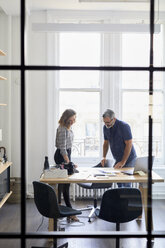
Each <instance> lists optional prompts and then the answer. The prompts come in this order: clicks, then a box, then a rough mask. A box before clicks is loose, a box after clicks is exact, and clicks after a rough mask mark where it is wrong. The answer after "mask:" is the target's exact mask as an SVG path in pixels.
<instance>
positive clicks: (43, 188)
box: [33, 181, 60, 218]
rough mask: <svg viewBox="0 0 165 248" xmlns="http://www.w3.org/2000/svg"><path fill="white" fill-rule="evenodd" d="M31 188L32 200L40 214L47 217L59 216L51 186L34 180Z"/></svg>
mask: <svg viewBox="0 0 165 248" xmlns="http://www.w3.org/2000/svg"><path fill="white" fill-rule="evenodd" d="M33 188H34V202H35V204H36V207H37V209H38V211H39V212H40V214H41V215H43V216H45V217H48V218H59V217H60V210H59V206H58V202H57V197H56V193H55V191H54V189H53V187H52V186H50V185H48V184H46V183H41V182H36V181H34V182H33Z"/></svg>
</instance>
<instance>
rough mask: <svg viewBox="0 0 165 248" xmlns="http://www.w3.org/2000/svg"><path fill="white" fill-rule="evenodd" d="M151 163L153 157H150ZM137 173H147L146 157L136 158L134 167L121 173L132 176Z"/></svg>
mask: <svg viewBox="0 0 165 248" xmlns="http://www.w3.org/2000/svg"><path fill="white" fill-rule="evenodd" d="M153 161H154V156H152V163H153ZM138 171H142V172H144V173H147V172H148V156H147V157H139V158H137V159H136V162H135V167H134V168H132V169H130V170H127V171H123V173H124V174H127V175H134V174H137V172H138Z"/></svg>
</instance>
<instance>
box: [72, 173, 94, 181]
mask: <svg viewBox="0 0 165 248" xmlns="http://www.w3.org/2000/svg"><path fill="white" fill-rule="evenodd" d="M89 176H90V173H75V174H73V175H71V176H70V177H69V179H73V180H75V179H76V180H82V179H87V178H88V177H89Z"/></svg>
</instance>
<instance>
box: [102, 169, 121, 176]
mask: <svg viewBox="0 0 165 248" xmlns="http://www.w3.org/2000/svg"><path fill="white" fill-rule="evenodd" d="M99 172H101V173H103V174H104V175H107V176H116V174H117V173H120V171H114V170H111V171H110V170H99Z"/></svg>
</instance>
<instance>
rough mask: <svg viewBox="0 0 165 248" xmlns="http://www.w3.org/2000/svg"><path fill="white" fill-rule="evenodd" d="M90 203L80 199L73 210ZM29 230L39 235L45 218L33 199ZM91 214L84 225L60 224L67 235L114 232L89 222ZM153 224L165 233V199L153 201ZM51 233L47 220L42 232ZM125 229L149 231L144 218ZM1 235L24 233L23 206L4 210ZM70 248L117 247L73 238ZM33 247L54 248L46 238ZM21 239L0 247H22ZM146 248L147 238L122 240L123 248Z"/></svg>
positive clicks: (163, 242)
mask: <svg viewBox="0 0 165 248" xmlns="http://www.w3.org/2000/svg"><path fill="white" fill-rule="evenodd" d="M88 204H92V201H90V200H88V201H87V200H85V201H84V200H83V201H82V200H76V202H73V207H75V208H81V207H85V206H86V205H88ZM26 211H27V214H26V217H27V218H26V228H27V232H36V231H37V229H38V227H39V226H40V224H41V223H42V216H41V215H40V214H39V213H38V211H37V209H36V207H35V205H34V201H33V199H28V200H27V205H26ZM88 214H89V212H88V211H86V212H83V214H82V215H80V216H79V219H80V223H73V224H67V222H66V219H65V218H64V219H63V220H61V221H60V223H59V224H60V226H61V227H65V231H66V232H70V231H73V232H80V233H81V232H82V233H83V232H84V231H85V232H86V231H89V232H90V231H109V230H110V231H114V230H115V224H113V223H109V222H106V221H103V220H100V219H96V218H92V222H91V223H89V222H88V218H87V216H88ZM153 223H154V230H156V231H163V230H165V200H154V201H153ZM47 230H48V219H47V218H44V219H43V223H42V225H41V226H40V228H39V231H47ZM121 230H123V231H125V230H127V231H128V232H129V231H131V232H132V231H135V232H136V231H145V223H144V218H142V221H137V220H135V221H131V222H129V223H124V224H121ZM0 232H3V233H4V232H5V233H7V232H20V204H11V203H10V204H9V203H6V204H5V205H4V206H3V207H2V208H1V209H0ZM64 241H66V240H64V239H60V240H58V243H59V244H62V243H64ZM68 241H69V248H84V247H85V248H93V247H95V248H109V247H110V248H115V239H69V240H68ZM32 245H36V246H40V245H41V247H42V246H46V247H51V242H50V241H48V240H45V239H39V240H27V243H26V248H30V247H31V246H32ZM19 247H21V245H20V240H15V239H14V240H10V239H6V240H5V239H0V248H19ZM126 247H127V248H129V247H130V248H139V247H140V248H143V247H145V248H146V240H145V239H122V240H120V248H126ZM153 247H154V248H164V247H165V238H163V239H155V240H154V243H153Z"/></svg>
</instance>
